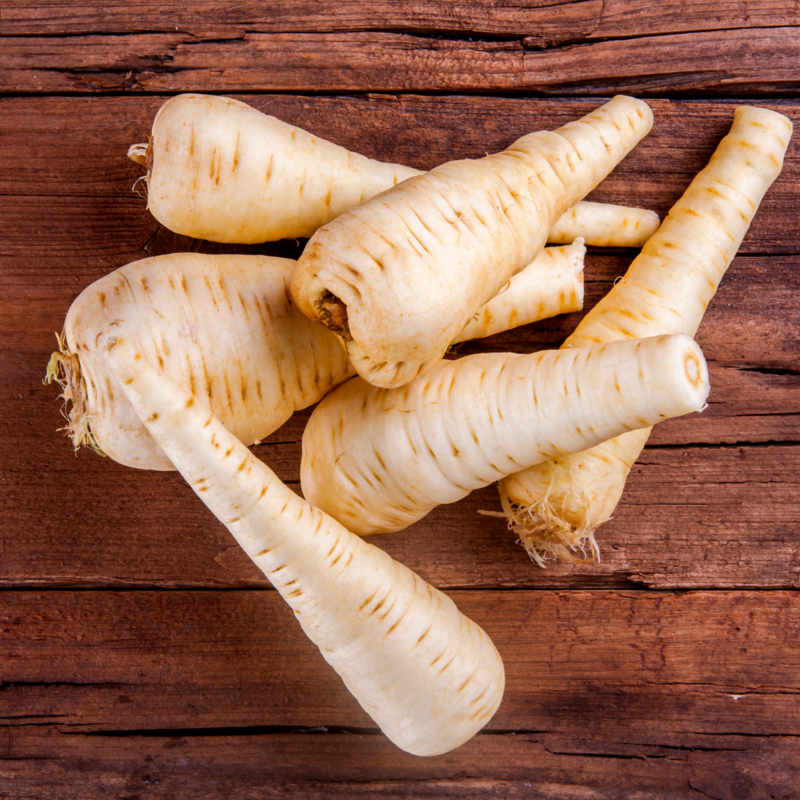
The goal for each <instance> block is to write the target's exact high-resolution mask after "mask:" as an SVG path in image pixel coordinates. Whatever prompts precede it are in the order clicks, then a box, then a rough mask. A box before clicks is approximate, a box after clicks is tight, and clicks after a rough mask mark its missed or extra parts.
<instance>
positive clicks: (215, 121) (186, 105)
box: [128, 94, 658, 247]
mask: <svg viewBox="0 0 800 800" xmlns="http://www.w3.org/2000/svg"><path fill="white" fill-rule="evenodd" d="M128 155H129V157H130V158H131V159H133V160H134V161H136V162H137V163H140V164H143V165H145V166H146V167H147V169H148V172H147V183H148V208H149V210H150V212H151V213H152V214H153V216H154V217H155V218H156V219H157V220H158V221H159V222H160V223H161V224H162V225H164V226H166V227H167V228H169V229H170V230H173V231H176V232H177V233H182V234H185V235H186V236H193V237H196V238H198V239H210V240H212V241H215V242H239V243H244V244H254V243H257V242H266V241H274V240H276V239H284V238H296V237H306V236H311V234H313V233H314V231H315V230H317V228H319V227H320V226H321V225H324V224H325V223H326V222H329V221H330V220H332V219H333V218H334V217H336V216H337V215H338V214H341V213H342V212H343V211H346V210H347V209H348V208H351V207H352V206H354V205H356V204H358V203H361V202H363V201H364V200H367V199H369V198H370V197H374V196H375V195H376V194H378V193H379V192H382V191H384V190H385V189H389V188H391V187H392V186H394V185H396V184H397V183H399V182H400V181H403V180H405V179H406V178H410V177H412V176H413V175H421V174H422V172H421V171H420V170H417V169H412V168H410V167H404V166H401V165H399V164H389V163H385V162H381V161H375V160H373V159H368V158H365V157H364V156H361V155H358V154H357V153H352V152H350V151H348V150H346V149H345V148H343V147H339V146H338V145H335V144H333V143H332V142H328V141H325V140H324V139H320V138H318V137H316V136H313V135H312V134H310V133H308V132H306V131H304V130H302V129H300V128H296V127H294V126H293V125H288V124H287V123H285V122H281V121H280V120H278V119H276V118H275V117H270V116H267V115H266V114H262V113H261V112H259V111H257V110H256V109H254V108H252V107H251V106H248V105H246V104H244V103H241V102H239V101H238V100H232V99H231V98H228V97H215V96H208V95H198V94H184V95H179V96H178V97H174V98H172V99H170V100H168V101H167V102H166V103H165V104H164V105H163V106H162V107H161V109H160V110H159V112H158V114H157V115H156V118H155V121H154V122H153V133H152V136H151V137H150V142H149V143H148V144H137V145H132V146H131V148H130V149H129V151H128ZM657 227H658V216H657V215H656V214H655V213H654V212H652V211H646V210H644V209H639V208H626V207H624V206H612V205H606V204H602V203H583V202H581V203H578V205H577V207H576V208H574V209H570V211H569V212H568V213H565V214H564V217H563V219H561V220H559V222H558V223H557V226H556V229H554V232H553V238H552V239H551V241H552V242H553V243H555V244H569V243H570V242H572V241H573V240H574V239H577V238H578V237H583V238H584V239H585V240H586V242H587V244H593V245H594V244H597V245H611V244H613V245H616V246H621V247H641V246H642V244H643V243H644V242H645V241H646V240H647V237H648V236H649V235H650V234H651V233H652V232H653V231H654V230H655V229H656V228H657Z"/></svg>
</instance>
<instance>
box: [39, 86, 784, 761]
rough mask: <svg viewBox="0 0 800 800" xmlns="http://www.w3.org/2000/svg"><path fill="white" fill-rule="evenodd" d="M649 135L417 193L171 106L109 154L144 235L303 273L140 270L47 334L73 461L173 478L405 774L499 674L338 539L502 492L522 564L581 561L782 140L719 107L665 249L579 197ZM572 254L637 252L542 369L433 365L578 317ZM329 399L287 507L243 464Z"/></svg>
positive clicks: (673, 403)
mask: <svg viewBox="0 0 800 800" xmlns="http://www.w3.org/2000/svg"><path fill="white" fill-rule="evenodd" d="M651 124H652V114H651V112H650V109H649V108H648V107H647V105H646V104H644V103H643V102H641V101H638V100H634V99H632V98H627V97H616V98H614V99H613V100H611V101H610V102H609V103H607V104H606V105H604V106H602V107H601V108H599V109H597V110H596V111H594V112H593V113H591V114H589V115H588V116H586V117H584V118H583V119H581V120H578V121H576V122H572V123H570V124H568V125H565V126H564V127H562V128H560V129H559V130H557V131H555V132H546V131H545V132H540V133H533V134H530V135H527V136H524V137H523V138H521V139H519V140H518V141H516V142H514V143H513V144H512V145H511V146H510V147H509V148H508V149H507V150H505V151H503V152H502V153H499V154H496V155H492V156H487V157H486V158H483V159H480V160H477V161H457V162H451V163H448V164H444V165H442V166H440V167H437V168H436V169H434V170H432V171H431V172H429V173H420V172H418V171H416V170H412V169H409V168H407V167H402V166H398V165H394V164H383V163H379V162H376V161H371V160H369V159H366V158H363V157H362V156H359V155H356V154H353V153H350V152H348V151H346V150H344V149H342V148H340V147H338V146H336V145H333V144H331V143H329V142H326V141H323V140H320V139H318V138H316V137H314V136H311V135H310V134H308V133H306V132H304V131H301V130H299V129H297V128H293V127H291V126H289V125H286V124H284V123H282V122H280V121H278V120H276V119H273V118H271V117H266V116H264V115H262V114H260V113H259V112H257V111H255V110H254V109H252V108H249V107H248V106H246V105H244V104H242V103H239V102H236V101H233V100H228V99H224V98H216V97H203V96H198V95H186V96H182V97H178V98H175V99H173V100H171V101H169V102H168V103H166V104H165V105H164V106H163V108H162V109H161V110H160V111H159V113H158V115H157V117H156V120H155V123H154V126H153V135H152V138H151V140H150V142H149V144H147V145H134V146H133V147H132V148H131V150H130V153H129V155H131V157H132V158H134V160H137V161H140V162H142V163H144V164H146V166H147V170H148V172H147V182H148V198H149V199H148V205H149V208H150V210H151V211H152V213H153V214H154V215H155V216H156V217H157V218H158V219H159V221H160V222H161V223H162V224H164V225H166V226H168V227H169V228H171V229H172V230H175V231H177V232H179V233H184V234H188V235H190V236H195V237H201V238H207V239H212V240H216V241H221V242H261V241H267V240H273V239H280V238H287V237H304V236H311V239H310V241H309V243H308V244H307V246H306V248H305V250H304V252H303V255H302V257H301V258H300V260H299V261H298V262H297V263H294V262H291V261H288V260H285V259H277V258H268V257H259V256H207V255H199V254H191V253H183V254H174V255H169V256H162V257H160V258H152V259H146V260H144V261H139V262H136V263H134V264H129V265H127V266H125V267H122V268H121V269H119V270H117V271H116V272H114V273H112V274H110V275H108V276H106V277H105V278H103V279H101V280H99V281H97V282H96V283H95V284H93V285H92V286H90V287H88V288H87V289H86V290H84V292H83V293H82V294H81V295H80V296H79V297H78V298H77V300H76V301H75V302H74V304H73V305H72V307H71V309H70V311H69V314H68V315H67V320H66V323H65V328H64V334H62V337H61V338H60V345H61V347H60V352H58V353H55V354H54V355H53V358H52V359H51V363H50V366H49V368H48V376H49V377H50V378H51V379H52V378H54V379H56V380H58V382H59V383H60V384H61V385H62V387H63V389H64V397H65V399H66V400H67V401H69V404H70V406H71V407H70V409H69V423H70V424H69V431H70V435H71V436H72V438H73V441H74V443H75V445H76V447H77V446H78V445H80V444H89V445H91V446H93V447H94V448H95V449H96V450H98V451H100V452H102V453H105V454H107V455H109V456H111V457H112V458H114V459H116V460H118V461H120V462H122V463H124V464H128V465H131V466H134V467H140V468H149V469H173V468H175V469H178V470H179V471H180V472H181V474H182V475H183V476H184V477H185V479H186V480H187V481H188V482H189V484H190V485H191V486H192V488H193V489H194V490H195V491H196V492H197V494H198V495H199V496H200V498H201V499H202V500H203V501H204V502H205V503H206V505H207V506H208V507H209V508H210V509H211V510H212V511H213V512H214V514H215V515H216V516H217V517H218V518H219V519H220V520H221V521H222V522H223V524H225V525H226V527H227V528H228V529H229V530H230V531H231V533H232V534H233V536H234V537H235V538H236V540H237V541H238V542H239V543H240V544H241V546H242V547H243V548H244V550H245V551H246V552H247V553H248V554H249V555H250V556H251V558H252V559H253V560H254V561H255V562H256V564H258V566H259V567H260V568H261V569H262V570H263V571H264V573H265V574H266V575H267V577H268V578H269V579H270V581H271V582H272V583H273V584H274V585H275V587H276V588H277V589H278V591H280V592H281V594H282V596H283V597H284V599H285V600H286V602H287V603H288V604H289V605H290V607H291V608H292V609H293V611H294V613H295V615H296V616H297V618H298V620H299V622H300V624H301V625H302V627H303V629H304V630H305V632H306V633H307V634H308V636H309V637H310V638H311V639H312V641H314V642H315V643H316V644H317V645H318V647H319V648H320V651H321V652H322V655H323V656H324V658H325V659H326V660H327V661H328V662H329V663H330V664H331V665H332V666H333V667H334V669H336V671H337V672H338V673H339V675H340V676H341V677H342V679H343V680H344V682H345V684H346V685H347V687H348V688H349V689H350V691H351V692H352V693H353V694H354V695H355V697H356V698H357V699H358V701H359V703H360V704H361V705H362V707H363V708H364V709H365V710H366V711H367V713H368V714H370V716H371V717H372V718H373V719H374V720H375V722H376V723H377V724H378V725H379V726H380V727H381V729H382V730H383V731H384V732H385V733H386V735H387V736H388V737H389V738H390V739H391V740H392V741H393V742H395V743H396V744H397V745H398V746H399V747H401V748H403V749H405V750H407V751H409V752H411V753H416V754H419V755H434V754H437V753H443V752H446V751H448V750H450V749H452V748H454V747H457V746H458V745H459V744H461V743H463V742H465V741H466V740H468V739H469V738H470V737H471V736H473V735H474V734H475V733H476V732H477V731H478V730H480V728H481V727H483V726H484V725H485V724H486V723H487V722H488V720H489V719H490V718H491V717H492V715H493V714H494V712H495V711H496V709H497V707H498V705H499V703H500V700H501V697H502V693H503V686H504V673H503V665H502V661H501V659H500V656H499V655H498V653H497V651H496V649H495V648H494V646H493V644H492V642H491V641H490V640H489V638H488V637H487V636H486V634H485V633H484V631H483V630H481V628H479V627H478V626H477V625H475V624H474V623H473V622H471V621H470V620H468V619H466V618H465V617H464V616H463V615H462V614H461V613H460V612H459V611H458V610H457V609H456V607H455V606H454V604H453V603H452V601H450V600H449V599H448V598H447V597H446V596H445V595H443V594H441V593H440V592H438V591H437V590H436V589H434V588H432V587H431V586H429V585H428V584H427V583H425V582H424V581H423V580H422V579H420V578H419V577H418V576H417V575H415V574H414V573H412V572H411V571H410V570H408V569H407V568H405V567H403V566H402V565H401V564H399V563H397V562H396V561H394V560H393V559H391V558H390V557H389V556H388V555H386V554H385V553H384V552H383V551H381V550H379V549H378V548H376V547H374V546H372V545H370V544H368V543H367V542H366V541H365V540H364V539H362V538H361V537H359V536H357V535H355V533H353V532H356V533H360V534H366V533H373V532H377V531H391V530H399V529H401V528H404V527H406V526H408V525H409V524H411V523H413V522H414V521H416V520H418V519H420V518H421V517H423V516H424V515H425V514H426V513H427V512H428V511H430V510H431V509H432V508H434V507H435V506H436V505H439V504H441V503H451V502H454V501H456V500H458V499H460V498H461V497H464V496H465V495H466V494H467V493H468V492H470V491H472V490H473V489H475V488H477V487H479V486H485V485H488V484H489V483H492V482H494V481H498V480H499V481H501V484H500V486H501V497H502V499H503V505H504V513H505V514H506V515H507V516H508V517H509V519H510V521H511V523H512V524H513V526H514V527H515V529H516V530H517V531H518V532H519V534H520V536H521V538H522V540H523V542H524V543H525V544H526V546H527V547H528V550H529V552H530V553H531V554H532V555H533V556H534V557H535V558H537V559H540V560H541V559H542V558H543V557H545V556H547V555H548V554H551V555H552V554H555V555H558V556H560V557H565V558H574V556H573V553H574V552H575V549H576V548H581V547H583V546H584V545H585V544H586V542H587V540H588V541H589V542H590V543H591V545H592V547H593V548H594V547H596V546H595V544H594V538H593V531H594V529H595V527H596V526H597V525H598V524H600V523H602V522H603V521H605V520H606V519H608V517H609V516H610V514H611V512H612V511H613V509H614V507H615V506H616V503H617V501H618V499H619V497H620V495H621V493H622V489H623V486H624V482H625V478H626V476H627V473H628V470H629V469H630V466H631V465H632V463H633V462H634V461H635V459H636V457H637V455H638V453H639V452H640V450H641V448H642V447H643V446H644V443H645V441H646V439H647V434H648V432H649V429H650V426H652V425H653V424H655V423H656V422H658V421H660V420H662V419H666V418H669V417H674V416H677V415H680V414H685V413H688V412H691V411H698V410H701V409H702V408H703V406H704V404H705V400H706V396H707V393H708V375H707V370H706V365H705V361H704V360H703V356H702V354H701V352H700V350H699V348H698V347H697V345H696V344H695V343H694V342H693V340H692V338H691V337H692V336H693V335H694V333H695V331H696V330H697V326H698V325H699V323H700V320H701V318H702V315H703V312H704V310H705V308H706V305H707V304H708V302H709V300H710V299H711V297H712V296H713V294H714V292H715V291H716V288H717V286H718V284H719V281H720V279H721V277H722V275H723V274H724V272H725V270H726V269H727V267H728V265H729V264H730V262H731V260H732V259H733V256H734V255H735V253H736V250H737V249H738V247H739V244H740V243H741V240H742V238H743V236H744V234H745V232H746V231H747V228H748V226H749V224H750V222H751V220H752V218H753V215H754V214H755V211H756V209H757V207H758V204H759V202H760V201H761V198H762V197H763V195H764V193H765V191H766V190H767V188H768V187H769V186H770V184H771V183H772V182H773V181H774V180H775V178H776V177H777V175H778V173H779V171H780V168H781V164H782V159H783V154H784V152H785V150H786V147H787V145H788V142H789V137H790V135H791V124H790V123H789V121H788V120H787V119H786V118H785V117H783V116H782V115H780V114H777V113H774V112H772V111H767V110H763V109H755V108H749V107H742V108H738V109H737V110H736V112H735V115H734V123H733V127H732V129H731V132H730V134H729V135H728V136H727V137H726V138H725V139H724V140H723V141H722V142H721V144H720V145H719V147H718V149H717V151H716V152H715V154H714V156H713V157H712V159H711V162H710V163H709V165H708V167H707V168H706V169H705V170H703V172H701V173H700V174H699V175H698V176H697V177H696V178H695V180H694V181H693V182H692V184H691V185H690V186H689V188H688V189H687V190H686V193H685V194H684V196H683V197H682V198H681V199H680V200H679V201H678V203H677V204H676V205H675V206H674V208H673V209H672V210H671V212H670V214H669V216H668V217H667V219H666V220H665V221H664V222H663V223H662V224H661V226H660V227H658V219H657V217H655V215H654V214H652V213H651V212H646V211H642V210H640V209H622V208H615V207H610V206H602V205H598V204H591V203H585V202H582V198H583V197H584V196H585V195H586V194H588V192H590V191H591V190H592V189H593V188H594V187H595V186H596V185H597V184H598V183H599V182H600V181H601V180H602V179H603V178H604V177H606V175H607V174H608V173H609V172H610V171H611V170H612V169H613V168H614V166H615V165H616V164H617V163H618V162H619V161H620V160H621V159H622V158H624V156H625V155H626V154H627V153H628V152H629V151H630V150H631V149H632V148H633V147H634V146H635V145H636V144H637V143H638V141H639V140H640V139H641V138H642V137H643V136H644V135H646V134H647V132H648V131H649V129H650V127H651ZM656 228H658V229H657V230H656ZM654 231H655V232H654ZM651 233H652V234H653V235H652V236H650V234H651ZM648 237H649V238H648ZM548 239H549V240H550V241H552V242H561V243H567V245H566V246H565V247H562V248H547V249H543V248H544V245H545V242H546V241H547V240H548ZM584 239H585V240H586V241H587V242H588V243H591V244H618V245H623V246H641V245H642V244H644V248H643V250H642V252H641V254H640V255H639V256H638V258H637V259H636V260H635V261H634V262H633V264H632V265H631V267H630V269H629V270H628V273H627V274H626V276H625V277H624V278H623V279H622V280H621V281H620V282H619V283H617V284H616V285H615V287H614V289H613V290H612V292H611V293H610V294H609V295H608V297H607V298H605V300H603V301H601V303H600V304H599V305H598V306H597V307H595V308H594V309H593V310H592V312H591V313H589V314H588V315H587V316H586V317H585V318H584V320H583V321H582V322H581V324H580V325H579V326H578V328H577V330H576V331H575V333H574V334H573V335H572V336H571V337H570V338H569V339H568V340H567V342H565V344H564V346H563V347H562V349H561V350H560V351H554V352H546V353H536V354H533V355H529V356H521V355H515V354H483V355H477V356H472V357H468V358H462V359H458V360H452V361H443V360H442V357H443V356H444V355H445V353H446V351H447V349H448V347H449V346H450V345H451V344H452V343H453V342H456V341H460V340H463V339H466V338H471V337H479V336H486V335H490V334H491V333H494V332H497V331H499V330H503V329H506V328H509V327H513V326H514V325H517V324H524V323H527V322H530V321H533V320H536V319H542V318H544V317H547V316H552V315H553V314H556V313H562V312H564V311H573V310H576V309H579V308H580V307H581V304H582V295H583V291H582V288H583V287H582V277H581V270H582V261H583V253H584V246H583V240H584ZM645 242H646V243H645ZM301 312H302V313H301ZM354 373H358V377H352V376H353V375H354ZM339 384H341V385H339ZM337 386H338V388H335V387H337ZM334 389H335V390H334ZM331 390H334V391H331ZM323 397H324V400H323V399H322V398H323ZM320 400H322V402H320V404H319V405H318V406H317V408H316V410H315V411H314V413H313V414H312V416H311V419H310V422H309V424H308V427H307V429H306V433H305V435H304V437H303V462H302V487H303V492H304V494H305V497H306V500H303V499H301V498H300V497H298V496H297V495H295V494H294V493H293V492H292V491H291V490H289V489H288V488H287V487H286V486H284V485H283V484H282V483H281V482H280V480H279V479H278V478H277V477H276V476H275V475H274V474H273V473H272V471H271V470H270V469H269V468H268V467H267V466H266V465H265V464H263V463H262V462H260V461H259V460H257V459H256V458H255V457H254V456H253V455H252V454H251V453H250V451H249V450H248V449H247V447H246V445H249V444H252V443H253V442H256V441H258V440H260V439H261V438H262V437H264V436H266V435H268V434H269V433H271V432H272V431H274V430H276V429H277V428H278V427H279V426H280V425H281V424H283V422H285V421H286V419H288V417H289V416H290V415H291V414H292V413H293V412H294V411H295V410H297V409H301V408H304V407H307V406H309V405H311V404H313V403H315V402H317V401H320ZM614 437H616V438H614ZM570 454H572V455H570Z"/></svg>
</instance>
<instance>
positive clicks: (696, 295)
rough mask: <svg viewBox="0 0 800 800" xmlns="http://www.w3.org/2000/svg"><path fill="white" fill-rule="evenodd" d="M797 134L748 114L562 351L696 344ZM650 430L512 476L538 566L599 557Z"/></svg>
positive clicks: (503, 488)
mask: <svg viewBox="0 0 800 800" xmlns="http://www.w3.org/2000/svg"><path fill="white" fill-rule="evenodd" d="M791 134H792V125H791V122H790V121H789V120H788V119H787V118H786V117H784V116H783V115H782V114H778V113H776V112H774V111H769V110H767V109H763V108H753V107H748V106H742V107H740V108H737V109H736V111H735V113H734V118H733V126H732V128H731V130H730V133H729V134H728V135H727V136H726V137H725V138H724V139H723V140H722V141H721V142H720V144H719V147H718V148H717V150H716V152H715V153H714V155H713V156H712V157H711V161H710V162H709V164H708V166H707V167H706V168H705V169H704V170H703V171H702V172H700V173H699V174H698V175H697V177H696V178H695V179H694V180H693V181H692V183H691V184H690V186H689V187H688V189H687V190H686V192H685V193H684V195H683V197H681V199H680V200H679V201H678V202H677V203H676V204H675V205H674V206H673V207H672V210H671V211H670V212H669V215H668V216H667V218H666V219H665V220H664V222H663V223H662V225H661V227H660V228H659V230H658V231H657V232H656V233H655V234H654V235H653V237H652V238H651V239H650V240H649V241H648V242H647V244H646V245H645V247H644V249H643V250H642V252H641V254H640V255H639V256H638V257H637V258H636V259H635V260H634V261H633V263H632V264H631V266H630V268H629V269H628V272H627V273H626V275H625V277H624V278H623V279H622V280H621V281H619V283H617V284H616V285H615V286H614V288H613V289H612V290H611V292H609V294H608V295H607V296H606V297H605V298H604V299H603V300H601V301H600V303H598V304H597V305H596V306H595V307H594V308H593V309H592V310H591V311H590V312H589V313H588V314H587V315H586V317H585V318H584V319H583V320H582V321H581V323H580V324H579V325H578V327H577V329H576V330H575V332H574V333H573V334H572V336H570V337H569V338H568V339H567V340H566V342H565V343H564V345H563V346H564V347H567V348H569V347H584V346H586V345H588V344H594V343H596V342H611V341H614V340H617V339H625V338H633V337H640V336H652V335H654V334H657V333H678V332H683V333H686V334H688V335H690V336H694V335H695V333H696V332H697V328H698V327H699V325H700V322H701V320H702V319H703V314H704V313H705V310H706V307H707V306H708V303H709V302H710V301H711V298H712V297H713V296H714V293H715V292H716V290H717V287H718V286H719V282H720V280H721V279H722V276H723V275H724V274H725V271H726V270H727V268H728V266H729V265H730V263H731V261H732V260H733V257H734V256H735V255H736V251H737V250H738V249H739V245H740V244H741V242H742V239H743V238H744V235H745V233H746V232H747V229H748V228H749V227H750V223H751V221H752V219H753V217H754V215H755V213H756V210H757V209H758V205H759V203H760V202H761V199H762V198H763V197H764V194H765V192H766V191H767V189H768V188H769V187H770V185H771V184H772V182H773V181H774V180H775V179H776V178H777V177H778V174H779V173H780V171H781V166H782V164H783V156H784V153H785V152H786V148H787V147H788V145H789V138H790V137H791ZM649 435H650V431H649V429H646V430H641V431H635V432H633V433H626V434H625V435H623V436H620V437H618V438H616V439H612V440H611V441H607V442H605V443H603V444H602V445H599V446H597V447H595V448H593V449H591V450H587V451H586V452H582V453H573V454H571V455H567V456H562V457H559V458H554V459H551V460H549V461H547V462H545V463H543V464H539V465H538V466H535V467H532V468H530V469H527V470H525V471H524V472H519V473H517V474H514V475H511V476H510V477H508V478H506V479H505V480H504V481H503V482H502V483H501V484H500V494H501V498H502V501H503V505H504V508H505V510H506V514H507V516H508V518H509V520H510V522H511V525H512V527H513V529H514V531H515V532H516V533H517V534H518V535H519V537H520V539H521V541H522V542H523V543H524V544H525V546H526V548H527V549H528V552H529V553H530V554H531V557H532V558H534V560H535V561H537V562H538V563H542V561H543V559H546V558H548V557H552V556H557V557H559V558H562V559H565V560H570V561H574V560H579V559H578V558H576V555H575V550H576V548H577V549H578V550H579V551H583V550H584V549H585V548H586V546H587V545H588V546H589V547H590V549H591V558H590V559H589V560H592V559H593V558H595V557H596V556H597V553H598V550H597V545H596V543H595V540H594V530H595V529H596V528H597V526H598V525H602V524H603V523H604V522H606V521H607V520H608V519H609V518H610V517H611V515H612V514H613V513H614V509H615V508H616V507H617V503H618V502H619V499H620V497H621V496H622V491H623V489H624V488H625V481H626V479H627V477H628V472H629V470H630V468H631V466H632V465H633V463H634V462H635V461H636V459H637V458H638V457H639V453H640V452H641V451H642V448H643V447H644V445H645V443H646V441H647V438H648V436H649Z"/></svg>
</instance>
